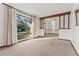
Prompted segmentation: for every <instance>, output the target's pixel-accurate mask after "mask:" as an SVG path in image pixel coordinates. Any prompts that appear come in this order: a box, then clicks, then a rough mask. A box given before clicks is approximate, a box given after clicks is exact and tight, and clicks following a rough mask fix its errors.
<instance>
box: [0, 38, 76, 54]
mask: <svg viewBox="0 0 79 59" xmlns="http://www.w3.org/2000/svg"><path fill="white" fill-rule="evenodd" d="M0 55H6V56H76V55H77V54H76V52H75V50H74V48H73V47H72V45H71V43H70V42H69V41H64V40H59V39H57V38H37V39H31V40H28V41H24V42H20V43H17V44H15V45H13V46H10V47H7V48H0Z"/></svg>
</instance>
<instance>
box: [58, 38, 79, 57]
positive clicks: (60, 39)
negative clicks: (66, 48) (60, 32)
mask: <svg viewBox="0 0 79 59" xmlns="http://www.w3.org/2000/svg"><path fill="white" fill-rule="evenodd" d="M59 40H64V41H69V42H70V44H71V46H72V47H73V49H74V51H75V53H76V55H77V56H79V55H78V53H77V51H76V49H75V47H74V45H73V44H72V42H71V40H68V39H60V38H59Z"/></svg>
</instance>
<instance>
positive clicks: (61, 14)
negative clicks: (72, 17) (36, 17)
mask: <svg viewBox="0 0 79 59" xmlns="http://www.w3.org/2000/svg"><path fill="white" fill-rule="evenodd" d="M70 13H71V11H68V12H63V13H59V14H55V15H50V16H45V17H40V19H47V18H52V17H58V16H63V15H67V14H70Z"/></svg>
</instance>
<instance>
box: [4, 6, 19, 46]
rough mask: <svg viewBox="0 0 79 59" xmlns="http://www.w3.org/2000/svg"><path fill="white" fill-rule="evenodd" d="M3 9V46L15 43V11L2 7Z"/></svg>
mask: <svg viewBox="0 0 79 59" xmlns="http://www.w3.org/2000/svg"><path fill="white" fill-rule="evenodd" d="M4 8H5V45H11V44H14V43H16V39H17V38H16V37H17V36H16V10H15V9H13V8H11V7H8V6H4Z"/></svg>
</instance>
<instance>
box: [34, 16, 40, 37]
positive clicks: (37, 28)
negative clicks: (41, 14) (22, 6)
mask: <svg viewBox="0 0 79 59" xmlns="http://www.w3.org/2000/svg"><path fill="white" fill-rule="evenodd" d="M39 35H40V20H39V18H38V17H37V18H36V19H35V37H37V36H39Z"/></svg>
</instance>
